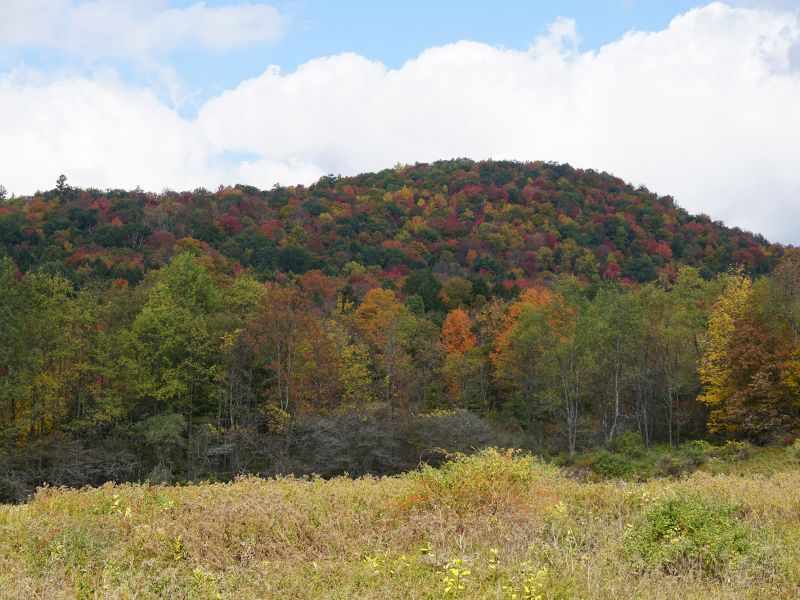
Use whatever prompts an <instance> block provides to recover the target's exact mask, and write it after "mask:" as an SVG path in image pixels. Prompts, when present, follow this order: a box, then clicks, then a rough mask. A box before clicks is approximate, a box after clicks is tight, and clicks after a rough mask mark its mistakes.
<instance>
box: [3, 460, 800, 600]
mask: <svg viewBox="0 0 800 600" xmlns="http://www.w3.org/2000/svg"><path fill="white" fill-rule="evenodd" d="M771 460H773V461H774V458H773V459H771ZM786 464H787V465H790V464H791V463H790V462H788V459H787V463H786ZM770 471H774V472H771V474H758V473H755V474H754V473H747V472H746V469H744V468H743V467H742V466H740V467H739V468H738V469H737V470H736V471H735V472H731V473H710V472H702V471H699V472H696V473H694V474H692V475H691V476H690V477H688V478H686V479H682V480H669V479H653V480H650V481H647V482H644V483H630V482H623V481H618V482H605V483H581V482H578V481H576V480H574V479H572V478H570V477H568V476H567V475H566V472H565V471H561V470H560V469H558V468H556V467H554V466H551V465H548V464H544V463H542V462H540V461H538V460H536V459H534V458H531V457H528V456H523V455H519V454H514V453H505V452H499V451H485V452H483V453H481V454H479V455H476V456H473V457H469V458H466V457H464V458H458V459H456V460H454V461H452V462H450V463H447V464H446V465H444V466H443V467H441V468H439V469H433V468H428V469H425V470H423V471H421V472H415V473H409V474H406V475H402V476H398V477H392V478H383V479H377V478H362V479H357V480H351V479H347V478H337V479H333V480H328V481H324V480H321V479H311V480H301V479H294V478H281V479H276V480H263V479H259V478H256V477H246V478H241V479H238V480H237V481H235V482H233V483H230V484H202V485H193V486H187V487H167V486H155V487H152V486H151V487H148V486H146V485H110V484H109V485H106V486H103V487H102V488H99V489H83V490H56V489H43V490H40V491H39V492H38V493H37V494H36V496H35V498H33V499H32V500H31V501H30V502H28V503H27V504H24V505H19V506H0V597H2V598H74V597H78V598H152V597H169V598H381V599H384V600H388V599H389V598H518V599H523V598H526V599H532V598H609V599H611V598H648V599H649V598H682V599H687V598H737V599H739V598H765V599H766V598H769V599H773V598H796V597H798V596H800V471H798V470H795V469H793V468H792V469H788V470H781V469H774V470H773V469H770Z"/></svg>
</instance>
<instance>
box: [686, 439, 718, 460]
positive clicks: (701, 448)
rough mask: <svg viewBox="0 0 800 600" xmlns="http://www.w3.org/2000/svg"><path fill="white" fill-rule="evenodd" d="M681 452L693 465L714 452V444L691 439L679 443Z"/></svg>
mask: <svg viewBox="0 0 800 600" xmlns="http://www.w3.org/2000/svg"><path fill="white" fill-rule="evenodd" d="M680 450H681V452H682V453H683V454H684V455H685V456H687V457H688V458H689V459H691V461H692V462H693V463H694V464H695V465H698V466H699V465H702V464H703V463H705V462H706V461H707V460H708V459H709V458H711V456H712V455H713V452H714V446H713V445H711V444H709V443H708V442H706V441H705V440H692V441H691V442H685V443H684V444H681V447H680Z"/></svg>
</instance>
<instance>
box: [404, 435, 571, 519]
mask: <svg viewBox="0 0 800 600" xmlns="http://www.w3.org/2000/svg"><path fill="white" fill-rule="evenodd" d="M409 478H410V480H411V481H412V482H413V484H412V491H411V493H410V494H408V495H407V496H406V497H405V498H404V500H403V502H402V505H403V506H405V507H409V508H410V507H414V508H415V509H419V508H421V507H424V508H428V509H430V508H438V507H441V508H446V509H448V510H449V511H452V512H454V513H457V514H466V513H473V512H487V513H490V514H498V513H502V512H505V511H507V510H510V509H513V508H518V507H519V506H520V505H521V504H522V503H523V500H524V496H525V494H526V492H528V490H529V489H530V487H531V485H532V484H533V483H534V482H535V481H545V482H547V485H548V487H549V486H552V485H554V484H555V483H556V482H557V481H558V480H559V479H560V471H559V470H558V469H557V468H556V467H553V466H551V465H548V464H546V463H543V462H542V461H541V459H539V458H535V457H533V456H531V455H529V454H524V453H522V452H519V451H514V450H497V449H495V448H489V449H486V450H482V451H481V452H478V453H477V454H473V455H472V456H465V455H463V454H454V455H451V456H450V457H449V460H448V461H447V462H445V463H444V464H443V465H442V466H441V467H438V468H434V467H431V466H427V465H426V466H425V467H423V469H422V470H421V471H419V472H417V473H412V474H410V475H409Z"/></svg>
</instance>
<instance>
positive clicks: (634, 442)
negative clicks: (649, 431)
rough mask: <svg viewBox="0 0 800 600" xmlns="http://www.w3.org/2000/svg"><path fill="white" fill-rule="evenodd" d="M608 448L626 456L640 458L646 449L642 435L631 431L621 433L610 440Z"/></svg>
mask: <svg viewBox="0 0 800 600" xmlns="http://www.w3.org/2000/svg"><path fill="white" fill-rule="evenodd" d="M609 448H610V449H611V450H612V451H613V452H617V453H619V454H622V455H624V456H627V457H628V458H642V457H644V455H645V453H646V451H647V450H646V448H645V447H644V441H643V440H642V436H640V435H639V434H638V433H634V432H632V431H629V432H628V433H623V434H622V435H620V436H618V437H617V438H616V439H614V440H612V441H611V443H610V444H609Z"/></svg>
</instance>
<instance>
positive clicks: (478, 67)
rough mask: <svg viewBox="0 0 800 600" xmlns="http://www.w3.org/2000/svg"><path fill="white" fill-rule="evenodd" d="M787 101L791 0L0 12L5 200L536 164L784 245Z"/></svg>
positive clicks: (792, 236)
mask: <svg viewBox="0 0 800 600" xmlns="http://www.w3.org/2000/svg"><path fill="white" fill-rule="evenodd" d="M798 99H800V3H799V2H797V0H726V1H725V2H712V3H703V2H693V1H684V0H672V1H667V0H647V1H645V0H563V1H560V2H548V1H528V2H523V1H517V0H510V1H505V2H500V1H494V2H479V1H477V0H461V1H460V2H459V1H455V0H428V1H423V0H405V1H403V2H400V1H396V0H381V1H379V0H372V1H367V0H341V1H336V2H334V1H331V0H328V1H323V0H297V1H278V0H276V1H274V2H269V1H266V0H264V1H261V0H206V1H205V2H202V1H200V0H2V1H0V137H2V138H3V140H4V141H5V142H6V143H4V144H2V145H0V185H4V186H5V187H7V188H8V189H9V191H11V192H12V193H18V194H29V193H32V192H34V191H35V190H37V189H46V188H49V187H51V186H52V182H53V181H54V180H55V177H57V175H58V174H59V173H61V172H64V173H66V174H67V176H68V177H69V178H70V181H72V182H73V183H74V184H76V185H82V186H92V187H98V188H106V187H129V188H132V187H136V186H137V185H139V186H141V187H143V188H145V189H151V190H155V191H159V190H161V189H163V188H173V189H176V188H177V189H193V188H195V187H199V186H203V187H208V188H215V187H216V186H218V185H220V184H226V185H229V184H234V183H247V184H251V185H256V186H260V187H269V186H271V185H273V184H274V183H282V184H296V183H309V182H311V181H313V180H315V179H316V178H318V177H319V176H320V175H322V174H325V173H342V174H355V173H358V172H363V171H369V170H376V169H380V168H384V167H387V166H391V165H394V164H395V163H397V162H416V161H431V160H437V159H445V158H452V157H456V156H467V157H470V158H474V159H478V160H479V159H485V158H511V159H516V160H555V161H562V162H569V163H571V164H574V165H576V166H579V167H586V168H595V169H598V170H606V171H610V172H612V173H614V174H616V175H619V176H620V177H622V178H624V179H626V180H627V181H630V182H632V183H634V184H642V185H646V186H647V187H648V188H650V189H652V190H653V191H656V192H658V193H661V194H669V195H672V196H674V197H675V198H676V200H677V201H678V203H679V204H681V205H682V206H684V207H685V208H687V209H688V210H690V211H692V212H696V213H697V212H705V213H707V214H709V215H711V216H712V217H713V218H715V219H719V220H724V221H726V222H728V223H731V224H734V225H738V226H741V227H743V228H746V229H750V230H755V231H759V232H762V233H764V234H766V235H767V236H769V237H770V238H771V239H774V240H777V241H783V242H793V243H797V242H800V231H798V230H797V228H796V227H795V226H794V223H796V222H799V221H800V168H798V165H797V159H796V155H797V153H796V146H797V139H800V111H798V110H797V106H798V101H799V100H798ZM754 207H758V210H754Z"/></svg>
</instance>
